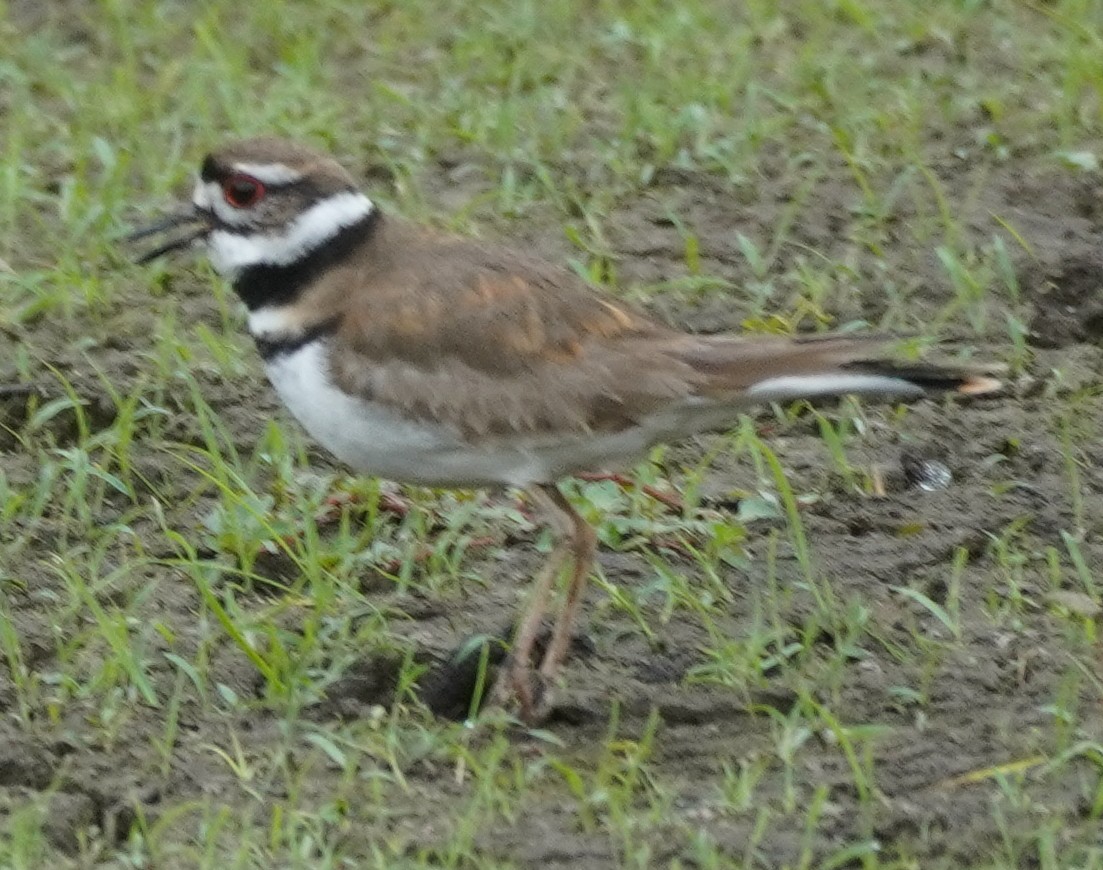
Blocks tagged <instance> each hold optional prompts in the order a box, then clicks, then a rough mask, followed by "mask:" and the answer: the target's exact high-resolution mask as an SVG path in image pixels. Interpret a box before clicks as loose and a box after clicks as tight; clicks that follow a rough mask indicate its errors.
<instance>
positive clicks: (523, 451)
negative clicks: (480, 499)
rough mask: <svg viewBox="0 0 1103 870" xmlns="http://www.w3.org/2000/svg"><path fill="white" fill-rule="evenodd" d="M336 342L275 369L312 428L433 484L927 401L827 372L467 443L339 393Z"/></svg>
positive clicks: (592, 462)
mask: <svg viewBox="0 0 1103 870" xmlns="http://www.w3.org/2000/svg"><path fill="white" fill-rule="evenodd" d="M326 342H327V339H319V340H317V341H314V342H311V343H310V344H307V345H304V346H303V347H301V348H299V349H298V350H295V351H293V352H291V353H287V354H278V355H276V356H275V357H273V358H272V359H271V360H270V361H269V362H268V363H267V372H268V378H269V380H270V381H271V382H272V384H273V386H274V387H275V388H276V392H277V393H279V396H280V398H281V399H282V400H283V402H284V404H285V405H287V407H288V409H289V410H290V411H291V413H292V414H294V415H295V417H296V419H298V421H299V422H300V423H301V424H302V425H303V427H304V428H305V429H306V431H307V432H308V433H309V434H310V435H311V436H312V437H313V438H314V439H315V440H316V441H318V443H319V444H321V445H322V446H323V447H325V448H326V449H327V450H329V451H330V452H331V453H332V454H333V455H334V456H336V457H337V458H338V459H340V460H341V461H342V462H344V463H345V464H347V465H348V466H350V467H351V468H353V469H355V470H356V471H359V472H364V473H367V474H372V475H376V476H378V477H384V478H388V479H390V480H395V481H398V482H402V483H415V484H424V485H427V486H445V487H447V486H459V487H465V486H470V487H473V486H492V485H496V484H497V485H505V486H518V487H524V486H528V485H529V484H532V483H547V482H552V481H556V480H559V479H560V478H562V477H566V476H568V475H570V474H572V473H575V472H578V471H586V470H596V469H608V468H618V467H623V466H625V465H629V464H631V463H632V462H634V461H637V460H638V459H639V458H640V457H642V456H645V455H646V453H647V451H648V449H650V448H651V447H652V446H653V445H655V444H657V443H661V442H665V441H676V440H679V439H681V438H685V437H687V436H689V435H692V434H694V433H697V432H704V431H709V430H713V429H720V428H724V427H725V426H729V425H731V424H732V423H733V422H734V421H735V420H736V418H737V417H738V415H739V414H740V412H741V411H743V410H745V409H746V408H747V407H748V406H750V405H753V404H758V403H761V402H763V401H772V400H784V399H793V398H802V397H813V396H822V395H834V394H837V393H849V392H855V393H871V392H872V393H890V394H897V395H902V394H908V393H911V394H918V393H921V392H922V390H921V389H920V388H918V387H916V386H915V385H914V384H909V383H908V382H907V381H905V380H903V379H900V378H893V377H888V376H881V375H861V374H845V373H839V374H833V375H832V374H821V375H804V376H800V375H794V376H786V377H777V378H767V379H766V380H764V381H760V382H759V383H758V384H756V385H755V386H754V387H753V388H751V390H749V391H748V395H744V396H742V397H740V398H736V399H734V400H731V401H728V402H713V401H710V400H707V399H700V398H691V399H687V400H686V401H684V402H680V403H678V404H675V405H671V406H670V407H668V408H666V409H664V410H662V411H659V412H657V413H654V414H651V415H649V416H648V417H645V418H644V419H642V420H640V421H639V425H638V426H635V427H633V428H631V429H627V430H625V431H623V432H615V433H604V432H588V433H587V432H561V433H545V434H539V435H531V434H527V433H526V434H518V435H515V436H506V437H500V438H487V439H480V440H479V441H477V442H475V441H467V440H465V439H464V438H463V437H461V435H460V434H459V433H458V432H456V431H454V430H453V429H451V428H450V427H448V426H445V425H442V424H439V423H432V422H430V421H417V420H411V419H408V418H406V417H403V416H402V415H401V414H400V413H399V412H397V411H395V410H392V409H391V408H388V407H386V406H385V405H381V404H379V403H377V402H371V401H368V400H366V399H362V398H359V397H357V396H352V395H349V394H348V393H345V392H343V391H341V390H340V389H338V388H337V387H336V386H335V385H334V383H333V381H332V378H331V377H330V374H329V354H328V348H327V344H326Z"/></svg>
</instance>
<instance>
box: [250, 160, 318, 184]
mask: <svg viewBox="0 0 1103 870" xmlns="http://www.w3.org/2000/svg"><path fill="white" fill-rule="evenodd" d="M234 169H235V170H237V171H238V172H244V173H245V174H246V175H251V176H253V178H255V179H256V180H257V181H259V182H260V183H261V184H291V183H292V182H295V181H302V180H303V174H302V173H301V172H299V170H297V169H292V168H291V167H290V166H285V165H284V164H283V163H235V164H234Z"/></svg>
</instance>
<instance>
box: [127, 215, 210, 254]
mask: <svg viewBox="0 0 1103 870" xmlns="http://www.w3.org/2000/svg"><path fill="white" fill-rule="evenodd" d="M176 229H183V230H184V233H183V234H182V235H174V236H173V237H172V238H170V239H169V240H168V241H166V242H164V243H163V244H161V245H158V246H157V247H156V248H153V249H152V250H150V251H147V252H146V253H144V254H142V255H140V256H139V257H137V258H135V262H137V263H139V264H142V263H148V262H149V261H150V260H155V259H157V258H158V257H160V256H161V255H162V254H167V253H168V252H169V251H175V250H178V249H180V248H186V247H188V246H189V245H191V244H192V242H195V241H197V240H199V239H201V238H203V237H204V236H206V235H207V233H209V232H210V231H211V224H210V221H209V220H208V219H207V217H206V216H205V215H204V214H202V213H201V212H197V211H194V210H193V211H187V212H181V213H180V214H174V215H170V216H169V217H166V218H164V219H163V220H159V221H157V223H155V224H150V225H149V226H148V227H142V228H141V229H139V230H135V231H134V232H132V233H131V234H130V235H129V236H127V237H126V240H127V242H138V241H141V240H142V239H146V238H149V237H150V236H156V235H160V234H161V233H167V232H169V231H171V230H176Z"/></svg>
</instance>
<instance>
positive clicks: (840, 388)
mask: <svg viewBox="0 0 1103 870" xmlns="http://www.w3.org/2000/svg"><path fill="white" fill-rule="evenodd" d="M923 392H924V391H923V388H922V387H919V386H916V385H915V384H913V383H911V382H909V381H906V380H904V379H903V378H894V377H892V376H890V375H861V374H850V373H847V372H837V373H835V374H823V375H784V376H782V377H776V378H766V379H765V380H762V381H759V382H758V383H757V384H754V385H753V386H751V387H749V388H748V389H747V395H748V396H749V397H750V398H752V399H756V400H758V401H760V402H778V401H784V400H786V399H810V398H813V397H815V396H834V395H842V394H844V393H890V394H894V395H898V396H919V395H922V394H923Z"/></svg>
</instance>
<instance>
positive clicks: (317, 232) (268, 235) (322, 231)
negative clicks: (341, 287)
mask: <svg viewBox="0 0 1103 870" xmlns="http://www.w3.org/2000/svg"><path fill="white" fill-rule="evenodd" d="M209 187H213V188H214V190H210V189H208V188H209ZM193 201H194V202H195V204H196V205H197V206H198V207H200V208H204V209H209V208H214V209H215V210H216V211H217V213H218V214H219V215H220V216H223V215H222V212H223V210H224V209H226V208H229V207H228V206H226V205H225V204H224V203H223V202H222V201H221V194H220V193H219V192H218V186H217V185H209V184H204V183H202V182H200V183H199V184H198V185H197V186H196V189H195V195H194V197H193ZM374 208H375V206H374V205H373V204H372V201H371V200H370V199H368V198H367V197H366V196H364V194H362V193H359V192H357V191H352V190H347V191H343V192H341V193H335V194H333V195H332V196H329V197H326V198H325V199H323V200H320V201H319V202H316V203H314V205H312V206H311V207H310V208H308V209H307V210H306V211H304V212H303V213H302V214H300V215H299V216H298V217H296V218H295V219H294V220H293V221H291V223H289V224H287V226H285V227H283V228H281V229H277V230H272V231H269V232H254V233H251V234H249V233H246V232H245V228H244V227H242V229H241V230H235V229H232V228H227V229H216V230H212V231H211V234H210V235H209V236H208V237H207V249H208V253H209V256H210V260H211V265H212V266H214V268H215V271H216V272H218V273H219V274H220V275H222V276H224V277H226V278H229V279H231V280H232V279H233V278H234V277H236V276H237V275H238V274H239V273H240V272H241V271H242V270H244V269H247V268H249V267H250V266H261V265H263V266H286V265H288V264H289V263H293V262H295V261H296V260H298V259H299V258H300V257H302V256H303V255H304V254H306V253H308V252H309V251H312V250H314V248H316V247H318V246H319V245H321V244H322V243H323V242H326V241H328V240H329V239H331V238H333V237H334V236H335V235H337V233H339V232H340V231H341V230H342V229H344V228H345V227H347V226H351V225H352V224H355V223H357V222H358V221H361V220H363V219H364V218H365V217H367V216H368V215H369V214H371V212H372V209H374ZM226 217H229V215H226Z"/></svg>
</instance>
